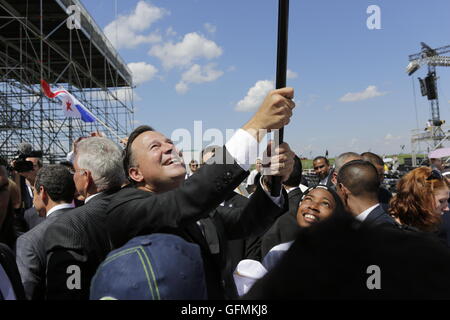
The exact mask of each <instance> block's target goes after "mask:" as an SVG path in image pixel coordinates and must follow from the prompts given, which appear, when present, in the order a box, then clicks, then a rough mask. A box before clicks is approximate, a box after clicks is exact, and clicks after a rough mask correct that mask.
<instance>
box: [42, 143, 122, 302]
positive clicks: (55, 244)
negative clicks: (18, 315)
mask: <svg viewBox="0 0 450 320" xmlns="http://www.w3.org/2000/svg"><path fill="white" fill-rule="evenodd" d="M121 164H122V150H121V148H120V147H119V146H118V145H117V144H115V143H114V142H113V141H111V140H109V139H107V138H102V137H92V138H87V139H84V140H82V141H80V142H79V143H78V144H77V151H76V154H75V158H74V162H73V166H74V176H73V180H74V182H75V186H76V189H77V191H78V193H79V194H80V195H82V196H84V197H85V199H86V200H85V204H84V205H83V206H81V207H78V208H76V209H73V210H72V211H71V212H70V213H68V214H65V215H63V216H61V217H60V218H59V219H58V220H56V221H55V222H54V223H53V224H52V225H51V226H50V227H49V228H48V229H47V232H46V234H45V250H46V252H47V271H46V278H47V288H46V298H47V299H64V298H66V297H70V298H75V299H76V298H81V297H79V296H77V294H80V290H73V289H77V288H80V287H83V288H89V286H90V279H91V278H92V276H93V275H94V274H95V271H96V269H97V266H98V265H99V264H100V263H101V262H102V260H103V259H104V258H105V256H106V255H107V254H108V252H109V251H111V250H112V249H113V248H112V247H111V244H110V240H109V235H108V233H107V231H106V229H105V228H104V225H105V219H106V207H107V205H108V203H109V197H110V196H111V195H112V194H114V193H115V192H116V191H117V190H119V189H120V187H121V186H122V185H123V184H124V182H125V174H124V172H123V169H122V166H121ZM74 261H75V262H77V264H76V265H74V264H73V262H74ZM71 267H72V268H71ZM81 273H82V274H83V276H80V274H81ZM71 276H73V277H72V278H70V277H71ZM71 280H72V282H71ZM68 290H69V291H68Z"/></svg>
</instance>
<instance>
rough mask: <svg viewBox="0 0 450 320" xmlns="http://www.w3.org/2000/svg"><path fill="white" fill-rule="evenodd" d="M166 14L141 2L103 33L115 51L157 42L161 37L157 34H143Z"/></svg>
mask: <svg viewBox="0 0 450 320" xmlns="http://www.w3.org/2000/svg"><path fill="white" fill-rule="evenodd" d="M166 14H168V11H167V10H165V9H163V8H158V7H155V6H153V5H152V4H150V3H147V2H145V1H142V0H141V1H139V2H138V4H137V5H136V8H135V10H134V12H133V13H131V14H129V15H120V16H119V17H117V19H116V20H114V21H112V22H111V23H109V24H108V25H107V26H106V27H105V29H104V32H105V35H106V37H108V39H109V41H111V43H112V44H113V45H114V46H115V47H116V48H117V49H120V48H135V47H136V46H138V45H140V44H142V43H155V42H159V41H161V36H160V35H158V34H157V33H149V34H143V32H144V31H145V30H147V29H148V28H149V27H150V26H151V25H152V24H153V23H154V22H156V21H158V20H159V19H161V18H162V17H163V16H164V15H166Z"/></svg>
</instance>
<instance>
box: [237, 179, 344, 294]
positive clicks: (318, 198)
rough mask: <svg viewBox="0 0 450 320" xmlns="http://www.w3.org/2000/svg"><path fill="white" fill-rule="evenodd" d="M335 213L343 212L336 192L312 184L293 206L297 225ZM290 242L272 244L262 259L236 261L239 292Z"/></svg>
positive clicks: (321, 219)
mask: <svg viewBox="0 0 450 320" xmlns="http://www.w3.org/2000/svg"><path fill="white" fill-rule="evenodd" d="M336 214H345V211H344V205H343V204H342V200H341V198H340V197H339V195H338V194H337V193H336V191H334V190H333V189H332V188H330V187H327V186H325V185H316V186H314V187H310V188H308V189H307V190H306V191H305V192H304V194H303V197H302V200H301V201H300V203H299V206H298V210H297V223H298V225H299V226H300V227H301V228H308V227H310V226H312V225H314V224H316V223H319V222H321V221H323V220H326V219H328V218H329V217H330V216H332V215H336ZM293 242H294V241H290V242H285V243H282V244H279V245H277V246H275V247H273V248H272V249H271V250H270V251H269V252H268V253H267V254H266V256H265V257H264V258H263V259H262V263H260V262H259V261H255V260H249V259H247V260H242V261H241V262H239V264H238V266H237V267H236V269H235V271H234V274H233V276H234V280H235V284H236V288H237V289H238V293H239V295H240V296H241V295H243V294H245V293H246V292H247V291H248V290H249V289H250V288H251V286H252V285H253V284H254V283H255V282H256V280H258V279H260V278H262V277H263V276H264V275H265V274H266V273H267V272H268V271H270V270H271V269H272V268H273V267H274V266H275V265H276V264H277V263H278V261H279V260H280V259H281V257H282V256H283V255H284V254H285V253H286V251H287V250H288V249H289V248H290V246H291V245H292V243H293Z"/></svg>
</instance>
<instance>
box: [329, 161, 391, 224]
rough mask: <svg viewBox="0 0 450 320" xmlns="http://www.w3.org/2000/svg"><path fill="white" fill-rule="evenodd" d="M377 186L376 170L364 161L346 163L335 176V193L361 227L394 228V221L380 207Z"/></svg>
mask: <svg viewBox="0 0 450 320" xmlns="http://www.w3.org/2000/svg"><path fill="white" fill-rule="evenodd" d="M379 186H380V180H379V178H378V172H377V170H376V168H375V167H374V166H373V165H372V164H371V163H370V162H367V161H364V160H353V161H350V162H347V163H346V164H345V165H344V166H343V167H342V168H341V169H340V170H339V174H338V176H337V186H336V187H337V191H338V193H339V195H340V196H341V198H342V202H343V203H344V205H345V207H346V209H347V210H348V211H349V212H350V213H351V214H352V215H353V216H354V217H355V219H356V220H358V221H359V222H360V223H361V224H362V225H368V226H379V225H388V226H392V227H396V226H397V224H396V222H395V221H394V219H393V218H391V216H389V215H388V214H387V213H386V211H384V209H383V207H382V206H381V205H380V202H379V200H378V191H379Z"/></svg>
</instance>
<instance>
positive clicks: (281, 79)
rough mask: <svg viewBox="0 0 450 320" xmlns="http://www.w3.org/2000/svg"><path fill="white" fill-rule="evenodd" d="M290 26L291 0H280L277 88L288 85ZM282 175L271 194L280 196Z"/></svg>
mask: <svg viewBox="0 0 450 320" xmlns="http://www.w3.org/2000/svg"><path fill="white" fill-rule="evenodd" d="M288 26H289V0H278V44H277V78H276V89H280V88H284V87H286V72H287V51H288ZM274 138H275V146H278V145H280V144H281V143H283V138H284V128H280V129H279V130H276V131H275V137H274ZM280 190H281V177H278V176H276V177H275V176H274V177H272V187H271V191H270V192H271V195H272V196H274V197H276V196H279V195H280V194H279V191H280Z"/></svg>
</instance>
